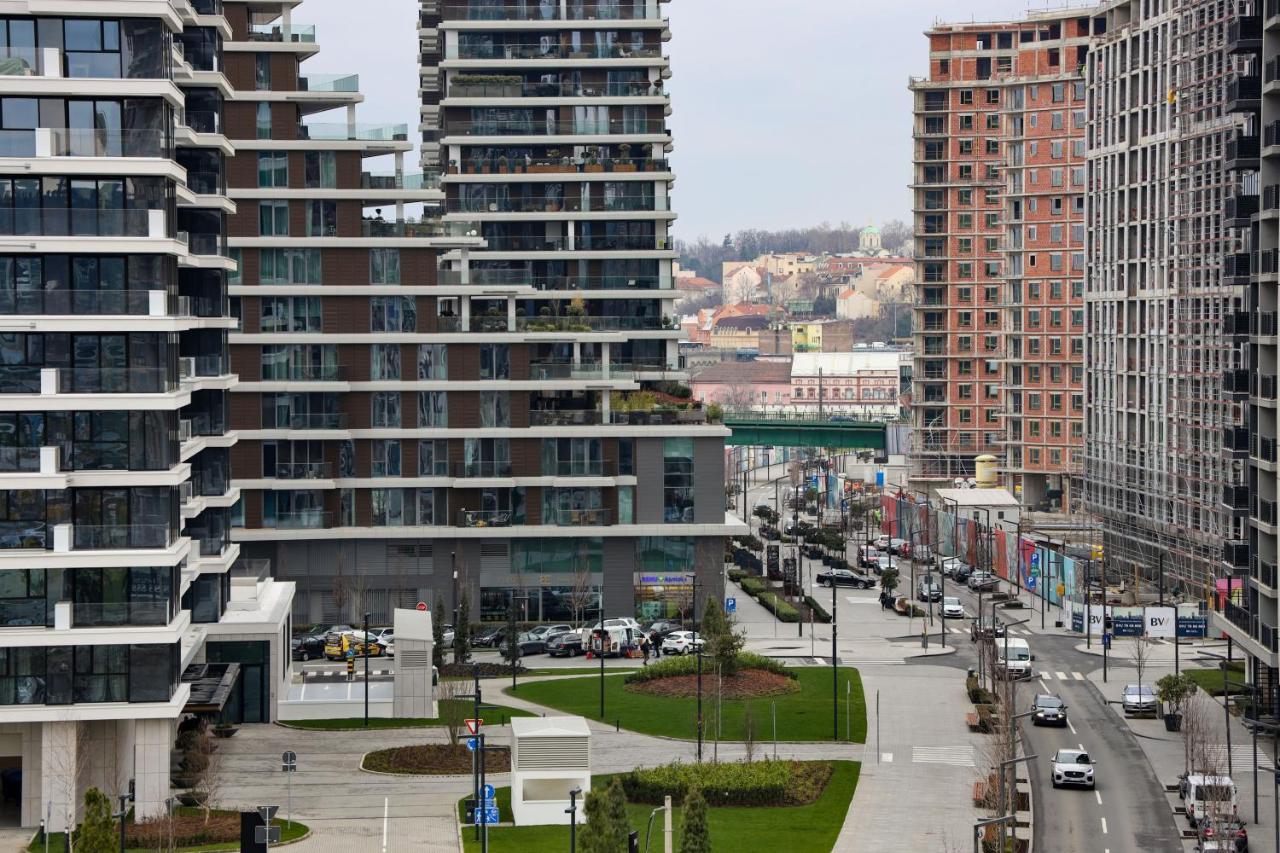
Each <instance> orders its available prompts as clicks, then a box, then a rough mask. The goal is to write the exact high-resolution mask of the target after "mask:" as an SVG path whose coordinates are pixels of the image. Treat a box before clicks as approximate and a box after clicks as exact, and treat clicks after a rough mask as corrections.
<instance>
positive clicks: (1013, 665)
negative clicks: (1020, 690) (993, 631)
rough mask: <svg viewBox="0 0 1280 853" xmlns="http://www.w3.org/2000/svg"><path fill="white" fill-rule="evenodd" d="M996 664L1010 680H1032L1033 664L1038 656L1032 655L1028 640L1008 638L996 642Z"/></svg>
mask: <svg viewBox="0 0 1280 853" xmlns="http://www.w3.org/2000/svg"><path fill="white" fill-rule="evenodd" d="M994 645H995V649H996V664H997V666H999V667H1000V668H1001V669H1002V670H1003V671H1004V674H1005V675H1006V676H1008V677H1009V678H1030V677H1031V676H1032V674H1033V673H1032V670H1031V662H1032V661H1033V660H1035V659H1036V656H1035V655H1033V654H1031V646H1029V645H1028V644H1027V641H1026V640H1023V639H1020V638H1017V637H1008V638H1005V639H1000V640H995V641H994Z"/></svg>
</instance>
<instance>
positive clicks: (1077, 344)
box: [1071, 338, 1084, 355]
mask: <svg viewBox="0 0 1280 853" xmlns="http://www.w3.org/2000/svg"><path fill="white" fill-rule="evenodd" d="M1071 354H1072V355H1084V338H1072V339H1071Z"/></svg>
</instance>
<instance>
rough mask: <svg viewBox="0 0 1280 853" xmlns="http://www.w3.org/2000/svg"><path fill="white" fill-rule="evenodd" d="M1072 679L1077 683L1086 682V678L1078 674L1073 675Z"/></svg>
mask: <svg viewBox="0 0 1280 853" xmlns="http://www.w3.org/2000/svg"><path fill="white" fill-rule="evenodd" d="M1071 677H1072V678H1074V679H1075V680H1076V681H1084V676H1083V675H1081V674H1080V673H1078V672H1073V673H1071Z"/></svg>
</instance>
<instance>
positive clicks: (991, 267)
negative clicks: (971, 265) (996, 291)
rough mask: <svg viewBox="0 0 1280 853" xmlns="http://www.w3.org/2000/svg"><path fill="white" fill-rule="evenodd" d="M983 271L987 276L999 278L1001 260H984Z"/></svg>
mask: <svg viewBox="0 0 1280 853" xmlns="http://www.w3.org/2000/svg"><path fill="white" fill-rule="evenodd" d="M982 272H983V274H984V275H985V276H986V277H987V278H999V277H1000V262H999V261H983V262H982Z"/></svg>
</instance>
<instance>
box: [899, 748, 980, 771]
mask: <svg viewBox="0 0 1280 853" xmlns="http://www.w3.org/2000/svg"><path fill="white" fill-rule="evenodd" d="M911 760H912V761H913V762H914V763H916V764H950V765H952V766H953V767H973V766H975V765H974V763H973V747H971V746H913V747H911Z"/></svg>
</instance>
